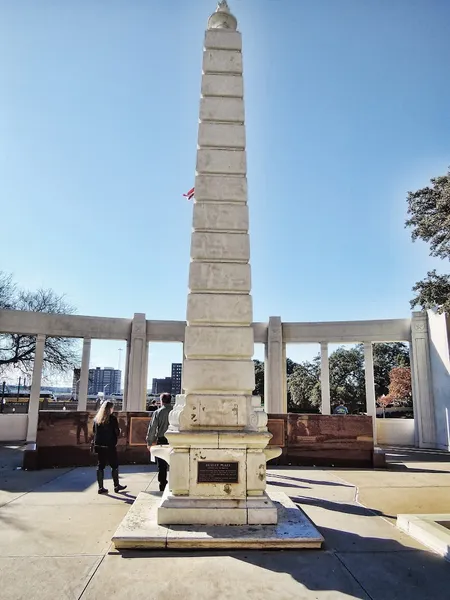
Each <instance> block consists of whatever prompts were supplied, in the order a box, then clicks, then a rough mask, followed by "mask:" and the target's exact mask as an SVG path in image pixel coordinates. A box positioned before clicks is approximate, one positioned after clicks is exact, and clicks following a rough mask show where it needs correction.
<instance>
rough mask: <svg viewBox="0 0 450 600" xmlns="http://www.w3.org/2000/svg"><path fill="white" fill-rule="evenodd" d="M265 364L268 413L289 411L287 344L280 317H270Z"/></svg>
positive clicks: (265, 396)
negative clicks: (284, 340) (284, 339)
mask: <svg viewBox="0 0 450 600" xmlns="http://www.w3.org/2000/svg"><path fill="white" fill-rule="evenodd" d="M266 355H267V358H266V361H265V365H264V409H265V411H266V412H267V413H268V414H283V413H287V393H286V358H285V356H286V344H283V332H282V325H281V318H280V317H270V318H269V327H268V331H267V345H266Z"/></svg>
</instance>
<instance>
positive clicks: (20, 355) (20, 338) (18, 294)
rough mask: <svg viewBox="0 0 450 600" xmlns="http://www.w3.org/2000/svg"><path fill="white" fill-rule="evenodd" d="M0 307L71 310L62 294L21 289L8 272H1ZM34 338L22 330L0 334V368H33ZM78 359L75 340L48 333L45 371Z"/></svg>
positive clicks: (67, 367)
mask: <svg viewBox="0 0 450 600" xmlns="http://www.w3.org/2000/svg"><path fill="white" fill-rule="evenodd" d="M0 310H24V311H32V312H44V313H55V314H70V313H72V312H73V311H74V309H73V307H72V306H71V305H70V304H68V303H67V302H66V301H65V299H64V296H59V295H58V294H56V293H55V292H54V291H53V290H45V289H39V290H37V291H35V292H31V291H27V290H22V289H20V288H19V287H18V286H17V285H16V284H15V283H14V282H13V279H12V277H11V276H10V275H6V274H5V273H2V272H0ZM35 347H36V338H35V337H34V336H29V335H22V334H2V335H0V372H5V371H8V370H10V369H11V368H16V369H19V370H20V371H21V372H23V373H29V372H30V371H31V370H32V368H33V362H34V352H35ZM78 361H79V356H78V352H77V351H76V347H75V342H74V340H72V339H70V338H63V337H49V338H47V339H46V341H45V352H44V370H45V371H46V372H47V373H52V372H54V373H56V372H60V373H61V372H66V371H68V370H70V369H72V368H73V367H74V366H75V365H76V364H77V362H78Z"/></svg>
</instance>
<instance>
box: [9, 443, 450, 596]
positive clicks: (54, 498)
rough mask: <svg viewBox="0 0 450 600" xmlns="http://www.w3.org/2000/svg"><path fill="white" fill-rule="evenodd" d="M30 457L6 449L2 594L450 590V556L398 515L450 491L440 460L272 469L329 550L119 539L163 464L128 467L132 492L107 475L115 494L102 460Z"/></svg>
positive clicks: (277, 484) (272, 479) (275, 481)
mask: <svg viewBox="0 0 450 600" xmlns="http://www.w3.org/2000/svg"><path fill="white" fill-rule="evenodd" d="M431 458H433V457H431ZM444 458H448V455H447V457H444ZM20 459H21V457H20V452H19V451H18V450H14V449H5V448H0V540H1V543H0V590H1V591H0V597H1V598H2V600H21V599H22V598H23V599H25V598H27V599H28V598H30V597H31V598H33V599H35V600H44V599H45V600H47V599H52V600H66V599H70V600H94V599H95V600H104V599H105V600H106V599H108V600H110V599H113V600H122V599H125V598H133V600H141V599H144V598H145V599H146V600H152V599H157V598H158V599H164V600H178V599H182V600H191V599H192V600H193V599H194V598H195V599H196V600H211V599H214V600H222V599H224V600H227V599H231V598H233V600H234V599H235V598H236V597H237V596H238V597H239V598H241V599H247V598H248V599H251V600H260V599H261V600H262V599H265V600H272V599H273V600H275V599H276V600H291V599H292V600H294V598H295V599H296V600H297V599H308V600H309V599H312V598H314V599H319V600H323V599H341V598H342V599H344V598H345V599H349V598H358V599H359V598H360V599H372V600H394V599H400V598H401V599H402V600H404V599H405V598H407V599H408V600H416V599H417V600H419V599H420V600H423V599H426V598H433V600H448V598H449V589H450V564H449V563H446V562H445V561H444V560H443V559H441V558H440V557H438V556H436V555H435V554H433V553H432V552H430V551H429V550H427V549H426V548H424V547H422V546H421V545H420V544H419V543H418V542H416V541H415V540H414V539H412V538H410V537H409V536H407V535H406V534H404V533H402V532H401V531H399V530H397V529H396V528H395V527H394V526H393V524H392V523H391V522H390V519H391V518H392V517H393V516H394V512H395V511H397V512H407V510H405V509H404V507H405V506H410V505H412V503H413V502H415V501H416V500H414V498H419V500H417V502H419V503H420V505H421V506H423V508H424V512H432V511H431V510H428V505H427V504H426V502H427V497H428V498H429V506H432V505H433V506H434V504H433V502H435V498H436V497H437V496H436V493H437V494H438V495H439V494H442V498H444V496H445V494H447V498H450V483H449V481H448V479H449V470H450V469H449V465H448V462H444V461H442V460H440V459H439V460H423V459H422V458H421V457H420V456H417V455H414V456H413V457H412V458H411V457H410V456H404V457H403V458H399V457H398V456H394V458H393V459H391V460H394V461H397V462H396V464H395V465H394V468H393V469H392V470H389V471H371V470H367V471H365V470H364V471H361V470H358V471H356V470H354V471H351V470H345V471H343V470H337V469H334V470H326V469H314V468H311V469H299V468H291V467H286V468H273V469H270V472H269V476H268V481H269V484H270V485H271V486H273V489H278V490H282V491H284V492H285V493H287V494H288V495H289V496H290V497H291V498H292V499H294V501H295V502H296V503H298V504H299V506H301V508H302V509H303V510H304V511H305V512H306V513H307V514H308V516H309V517H310V518H311V519H312V520H313V521H314V522H315V524H316V525H317V527H318V528H319V530H320V531H321V533H322V534H323V535H324V537H325V540H326V542H325V549H324V550H321V551H311V550H306V551H305V550H299V551H284V552H283V551H247V552H244V551H241V552H206V551H204V552H169V551H161V552H156V551H153V552H137V553H136V552H134V553H127V552H122V553H118V552H116V551H114V550H113V548H112V546H111V542H110V540H111V536H112V534H113V533H114V531H115V528H116V527H117V525H118V524H119V523H120V521H121V520H122V518H123V516H124V515H125V513H126V512H127V510H128V508H129V505H130V503H132V502H133V501H134V497H135V496H136V495H137V494H138V492H140V491H141V490H145V489H147V490H156V487H157V482H156V481H155V472H154V467H153V466H150V465H149V466H148V467H145V466H144V467H143V466H128V467H123V468H122V469H121V473H122V476H123V481H124V483H126V484H127V485H128V490H127V494H114V492H112V482H111V481H110V480H108V481H107V484H108V485H107V487H109V489H110V491H111V492H112V493H111V494H110V495H108V496H98V494H97V493H96V484H95V469H92V468H77V469H63V470H59V469H58V470H51V471H38V472H23V471H21V470H17V467H19V466H20ZM394 489H395V490H397V491H396V493H395V494H393V492H392V490H394ZM424 489H426V490H427V493H426V494H425V493H423V490H424ZM430 490H432V492H430ZM402 492H403V493H402ZM421 494H422V496H420V495H421ZM362 496H364V500H365V502H364V503H365V504H366V506H362V504H360V503H359V502H358V500H361V498H362ZM419 496H420V497H419ZM399 509H400V510H399Z"/></svg>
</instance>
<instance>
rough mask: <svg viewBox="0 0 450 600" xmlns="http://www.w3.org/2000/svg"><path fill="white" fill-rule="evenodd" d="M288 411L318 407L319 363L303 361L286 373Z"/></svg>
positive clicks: (319, 400) (319, 397)
mask: <svg viewBox="0 0 450 600" xmlns="http://www.w3.org/2000/svg"><path fill="white" fill-rule="evenodd" d="M287 387H288V393H289V396H288V411H289V412H298V411H300V410H301V411H305V410H311V409H317V408H319V407H320V403H321V395H320V363H319V362H318V361H317V359H314V360H313V361H312V362H309V361H304V362H302V363H300V364H297V365H296V366H295V367H294V369H293V371H292V372H291V373H290V375H288V380H287Z"/></svg>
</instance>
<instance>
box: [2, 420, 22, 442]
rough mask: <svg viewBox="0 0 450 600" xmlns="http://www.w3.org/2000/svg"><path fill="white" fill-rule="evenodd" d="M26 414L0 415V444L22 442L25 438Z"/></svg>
mask: <svg viewBox="0 0 450 600" xmlns="http://www.w3.org/2000/svg"><path fill="white" fill-rule="evenodd" d="M27 426H28V415H27V414H22V415H21V414H9V415H8V414H7V415H5V414H0V442H22V441H24V440H25V439H26V437H27Z"/></svg>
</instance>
